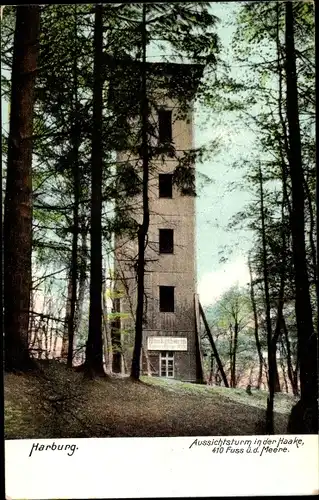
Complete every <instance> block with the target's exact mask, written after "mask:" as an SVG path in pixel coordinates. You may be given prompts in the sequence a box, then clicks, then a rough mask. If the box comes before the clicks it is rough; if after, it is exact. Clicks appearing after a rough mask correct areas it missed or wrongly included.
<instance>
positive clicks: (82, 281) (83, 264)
mask: <svg viewBox="0 0 319 500" xmlns="http://www.w3.org/2000/svg"><path fill="white" fill-rule="evenodd" d="M87 258H88V249H87V230H86V228H85V224H84V223H83V224H82V228H81V249H80V273H79V274H80V276H79V293H78V300H77V302H76V310H75V318H74V331H75V332H78V331H79V328H80V326H81V322H82V313H83V303H84V298H85V291H86V277H87V276H86V270H87Z"/></svg>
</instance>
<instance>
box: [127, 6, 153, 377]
mask: <svg viewBox="0 0 319 500" xmlns="http://www.w3.org/2000/svg"><path fill="white" fill-rule="evenodd" d="M146 8H147V5H146V4H145V3H144V4H143V20H142V64H141V78H142V81H141V122H142V147H141V151H142V158H141V159H142V164H143V167H142V168H143V220H142V224H140V225H139V228H138V260H137V306H136V316H135V342H134V350H133V358H132V367H131V378H132V379H133V380H139V377H140V360H141V349H142V341H143V318H144V280H145V249H146V248H145V247H146V238H147V233H148V228H149V221H150V212H149V199H148V184H149V152H148V133H147V129H148V99H147V93H146V92H147V88H146Z"/></svg>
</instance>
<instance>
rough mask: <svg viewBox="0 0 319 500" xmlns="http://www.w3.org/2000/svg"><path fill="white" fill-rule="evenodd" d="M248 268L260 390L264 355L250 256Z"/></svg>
mask: <svg viewBox="0 0 319 500" xmlns="http://www.w3.org/2000/svg"><path fill="white" fill-rule="evenodd" d="M248 268H249V275H250V299H251V305H252V308H253V314H254V325H255V328H254V334H255V341H256V349H257V353H258V359H259V371H258V380H257V387H256V388H257V389H260V386H261V381H262V378H263V362H264V361H263V354H262V348H261V343H260V340H259V334H258V315H257V306H256V300H255V292H254V283H253V275H252V266H251V257H250V255H249V257H248Z"/></svg>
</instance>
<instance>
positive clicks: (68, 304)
mask: <svg viewBox="0 0 319 500" xmlns="http://www.w3.org/2000/svg"><path fill="white" fill-rule="evenodd" d="M72 286H73V281H72V268H70V270H69V274H68V290H67V297H66V305H65V320H64V331H63V337H62V348H61V358H62V359H64V360H66V359H67V356H68V343H69V332H68V326H69V323H70V315H71V302H72V295H73V293H72Z"/></svg>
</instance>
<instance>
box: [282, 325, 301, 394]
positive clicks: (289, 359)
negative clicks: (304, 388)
mask: <svg viewBox="0 0 319 500" xmlns="http://www.w3.org/2000/svg"><path fill="white" fill-rule="evenodd" d="M282 324H283V332H284V338H285V344H286V350H287V370H288V378H289V380H290V384H291V387H292V392H293V394H294V396H298V383H296V382H297V381H296V377H295V373H294V369H293V365H292V357H291V345H290V340H289V334H288V330H287V326H286V322H285V319H284V318H283V322H282Z"/></svg>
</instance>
